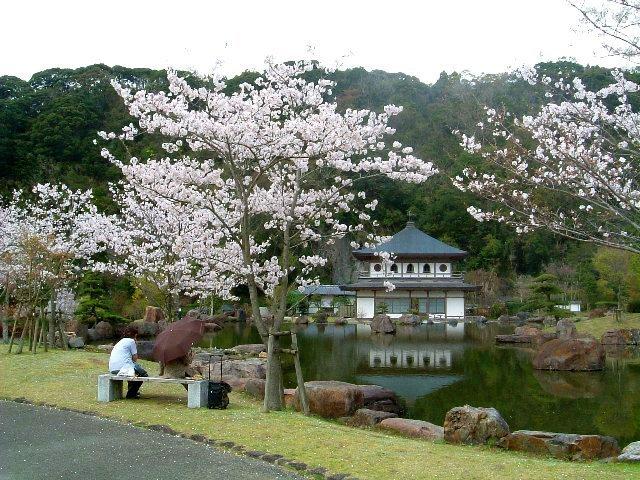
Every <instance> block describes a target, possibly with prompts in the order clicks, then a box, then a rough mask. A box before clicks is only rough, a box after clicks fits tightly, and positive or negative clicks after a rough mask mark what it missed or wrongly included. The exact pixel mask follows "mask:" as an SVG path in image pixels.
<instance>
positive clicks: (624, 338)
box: [600, 328, 640, 345]
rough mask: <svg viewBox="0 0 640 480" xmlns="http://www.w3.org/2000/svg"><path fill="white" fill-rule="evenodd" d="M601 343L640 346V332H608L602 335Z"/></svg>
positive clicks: (632, 330) (636, 330) (625, 330)
mask: <svg viewBox="0 0 640 480" xmlns="http://www.w3.org/2000/svg"><path fill="white" fill-rule="evenodd" d="M600 343H602V344H603V345H640V330H639V329H636V328H633V329H624V328H623V329H619V330H607V331H606V332H604V333H603V334H602V339H601V340H600Z"/></svg>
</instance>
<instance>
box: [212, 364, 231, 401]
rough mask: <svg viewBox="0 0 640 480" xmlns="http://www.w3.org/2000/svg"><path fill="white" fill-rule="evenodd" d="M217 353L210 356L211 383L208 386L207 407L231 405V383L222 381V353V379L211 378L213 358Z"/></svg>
mask: <svg viewBox="0 0 640 480" xmlns="http://www.w3.org/2000/svg"><path fill="white" fill-rule="evenodd" d="M213 357H215V355H210V356H209V385H208V388H207V408H220V409H222V408H227V405H229V395H228V393H229V392H230V391H231V385H229V384H228V383H227V382H223V381H222V355H220V381H219V382H214V381H213V380H211V359H212V358H213Z"/></svg>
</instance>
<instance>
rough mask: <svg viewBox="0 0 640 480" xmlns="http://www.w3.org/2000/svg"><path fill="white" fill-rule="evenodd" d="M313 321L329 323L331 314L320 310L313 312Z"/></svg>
mask: <svg viewBox="0 0 640 480" xmlns="http://www.w3.org/2000/svg"><path fill="white" fill-rule="evenodd" d="M312 318H313V321H314V322H316V323H327V319H328V318H329V314H328V313H327V312H323V311H319V312H316V313H314V314H313V316H312Z"/></svg>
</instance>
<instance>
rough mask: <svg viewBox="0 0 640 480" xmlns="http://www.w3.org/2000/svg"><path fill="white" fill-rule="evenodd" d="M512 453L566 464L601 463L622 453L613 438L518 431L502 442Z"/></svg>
mask: <svg viewBox="0 0 640 480" xmlns="http://www.w3.org/2000/svg"><path fill="white" fill-rule="evenodd" d="M500 446H501V447H503V448H506V449H508V450H517V451H521V452H529V453H536V454H540V455H550V456H552V457H555V458H561V459H565V460H597V459H602V458H609V457H615V456H617V455H618V454H619V453H620V447H618V442H616V440H615V439H614V438H613V437H605V436H602V435H577V434H572V433H552V432H537V431H531V430H517V431H515V432H513V433H511V434H509V435H507V436H505V437H504V438H502V440H500Z"/></svg>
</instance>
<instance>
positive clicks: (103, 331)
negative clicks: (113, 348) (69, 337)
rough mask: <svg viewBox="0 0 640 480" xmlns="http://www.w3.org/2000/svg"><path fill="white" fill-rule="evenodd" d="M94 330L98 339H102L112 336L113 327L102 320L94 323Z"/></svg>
mask: <svg viewBox="0 0 640 480" xmlns="http://www.w3.org/2000/svg"><path fill="white" fill-rule="evenodd" d="M94 330H95V331H96V335H97V336H98V340H103V339H105V338H113V327H112V326H111V324H110V323H109V322H105V321H104V320H103V321H101V322H98V323H96V326H95V327H94Z"/></svg>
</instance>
